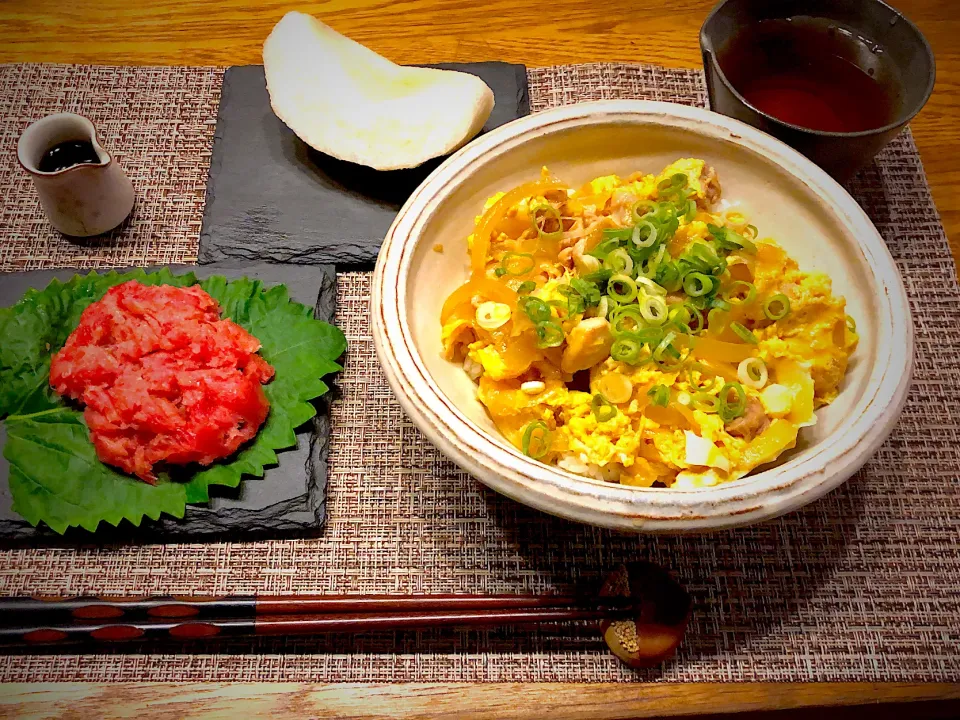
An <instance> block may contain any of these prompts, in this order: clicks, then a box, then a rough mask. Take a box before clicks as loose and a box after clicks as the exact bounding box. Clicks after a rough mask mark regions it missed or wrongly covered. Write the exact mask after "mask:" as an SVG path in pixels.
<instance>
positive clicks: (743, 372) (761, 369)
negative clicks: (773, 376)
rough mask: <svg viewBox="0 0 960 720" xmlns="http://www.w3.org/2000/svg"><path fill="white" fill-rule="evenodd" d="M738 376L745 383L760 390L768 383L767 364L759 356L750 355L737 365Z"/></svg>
mask: <svg viewBox="0 0 960 720" xmlns="http://www.w3.org/2000/svg"><path fill="white" fill-rule="evenodd" d="M737 377H738V378H739V379H740V382H742V383H743V384H744V385H747V386H749V387H752V388H753V389H754V390H760V389H761V388H762V387H763V386H764V385H766V384H767V380H768V379H769V375H768V373H767V366H766V365H765V364H764V362H763V360H761V359H760V358H757V357H749V358H746V359H745V360H741V361H740V364H739V365H738V366H737Z"/></svg>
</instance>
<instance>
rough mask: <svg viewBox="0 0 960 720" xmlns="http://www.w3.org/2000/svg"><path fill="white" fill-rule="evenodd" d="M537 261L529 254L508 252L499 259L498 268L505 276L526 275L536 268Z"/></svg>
mask: <svg viewBox="0 0 960 720" xmlns="http://www.w3.org/2000/svg"><path fill="white" fill-rule="evenodd" d="M536 265H537V261H536V260H534V259H533V255H531V254H530V253H518V252H508V253H506V254H504V256H503V257H502V258H501V259H500V267H499V268H498V270H503V273H504V274H505V275H514V276H516V275H526V274H527V273H528V272H530V271H531V270H533V268H534V267H536Z"/></svg>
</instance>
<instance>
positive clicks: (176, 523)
mask: <svg viewBox="0 0 960 720" xmlns="http://www.w3.org/2000/svg"><path fill="white" fill-rule="evenodd" d="M172 269H174V270H175V271H183V272H188V271H192V272H194V273H196V275H197V276H198V277H201V278H204V277H209V276H210V275H225V276H226V277H228V278H238V277H253V278H259V279H260V280H262V281H263V282H264V283H265V284H267V285H275V284H278V283H283V284H285V285H286V286H287V288H288V290H289V292H290V297H291V298H292V299H294V300H296V301H297V302H301V303H303V304H304V305H309V306H311V307H314V308H315V309H316V317H317V318H318V319H320V320H325V321H327V322H333V314H334V309H335V305H336V275H335V272H334V268H333V267H332V266H330V265H313V266H296V265H280V264H270V263H237V262H232V263H216V264H211V265H204V266H192V265H191V266H172ZM75 274H77V271H76V270H72V269H68V270H37V271H33V272H21V273H2V274H0V307H7V306H9V305H13V304H14V303H16V302H17V301H18V300H19V299H20V298H21V297H22V296H23V294H24V293H25V292H26V291H27V290H28V289H29V288H44V287H46V286H47V284H49V282H50V281H51V280H52V279H53V278H59V279H61V280H66V279H68V278H70V277H72V276H73V275H75ZM328 384H329V381H328ZM326 402H327V400H326V399H321V400H320V401H318V403H319V404H318V413H317V416H316V417H315V418H314V419H313V420H312V421H311V422H308V423H306V424H304V425H303V426H301V427H300V428H298V430H297V447H296V448H295V449H294V448H291V449H289V450H283V451H280V452H278V453H277V456H278V458H279V460H280V462H279V464H278V465H276V466H273V467H268V468H267V469H266V471H265V473H264V477H263V478H246V479H244V480H243V481H242V482H241V483H240V485H239V487H237V488H224V487H216V486H214V487H211V488H210V491H211V498H210V503H209V505H205V506H202V505H188V506H187V510H186V513H185V515H184V517H183V519H181V520H177V519H176V518H171V517H167V516H161V519H160V520H158V521H156V522H154V521H152V520H149V519H146V518H145V519H144V520H143V522H142V523H141V525H140V527H139V528H137V527H134V526H133V525H131V524H130V523H128V522H126V521H124V522H122V523H121V524H120V525H119V527H117V528H114V527H112V526H111V525H108V524H106V523H101V525H100V527H99V528H98V529H97V532H96V533H95V534H91V533H89V532H87V531H85V530H82V529H78V528H71V529H70V530H69V531H67V533H66V534H65V535H62V536H61V535H58V534H56V533H54V532H52V531H51V530H49V529H48V528H47V527H46V526H44V525H42V524H41V525H40V527H39V528H34V527H33V526H32V525H30V524H29V523H28V522H27V521H26V520H24V519H23V518H21V517H20V516H19V515H17V514H16V513H15V512H13V510H12V509H11V505H12V502H13V500H12V498H11V497H10V488H9V485H8V482H7V481H8V477H9V475H8V473H9V466H8V464H7V461H6V459H5V458H3V457H2V455H0V540H3V541H6V542H29V543H30V544H31V545H36V544H61V543H67V544H76V543H91V542H96V543H98V544H100V543H104V542H145V541H150V542H162V541H165V540H169V541H177V542H181V541H185V540H196V539H213V538H216V537H229V538H231V539H241V538H244V537H247V536H263V535H280V534H287V533H293V532H296V533H297V534H300V535H302V534H303V533H304V532H307V531H310V532H318V531H319V530H320V529H321V527H322V525H323V521H324V517H325V500H326V484H327V451H328V449H329V442H330V421H329V417H328V414H327V405H326ZM5 443H6V429H5V426H4V424H3V423H2V422H0V447H3V444H5Z"/></svg>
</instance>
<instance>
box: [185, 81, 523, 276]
mask: <svg viewBox="0 0 960 720" xmlns="http://www.w3.org/2000/svg"><path fill="white" fill-rule="evenodd" d="M430 67H439V68H444V69H449V70H462V71H464V72H469V73H473V74H474V75H477V76H479V77H480V78H482V79H483V80H484V82H486V83H487V85H489V86H490V88H491V89H492V90H493V92H494V96H495V101H496V105H495V106H494V109H493V113H492V114H491V116H490V119H489V120H488V121H487V124H486V125H485V126H484V132H486V131H488V130H491V129H493V128H495V127H498V126H500V125H503V124H504V123H506V122H509V121H510V120H515V119H516V118H518V117H523V116H524V115H528V114H529V113H530V103H529V98H528V96H527V73H526V68H525V67H524V66H522V65H510V64H507V63H499V62H490V63H475V64H469V65H457V64H445V65H432V66H430ZM441 161H442V158H439V159H436V160H432V161H430V162H428V163H425V164H424V165H422V166H421V167H418V168H414V169H411V170H395V171H390V172H379V171H376V170H373V169H371V168H368V167H364V166H362V165H355V164H353V163H349V162H344V161H342V160H337V159H336V158H332V157H330V156H328V155H324V154H322V153H319V152H317V151H315V150H313V149H312V148H310V147H309V146H308V145H306V144H304V143H303V141H301V140H300V138H298V137H297V136H296V135H294V134H293V132H292V131H291V130H290V129H289V128H288V127H287V126H286V125H284V124H283V122H281V121H280V119H279V118H278V117H277V116H276V115H274V113H273V110H272V109H271V108H270V99H269V96H268V95H267V88H266V82H265V80H264V76H263V67H262V66H260V65H250V66H244V67H232V68H229V69H227V71H226V73H225V75H224V78H223V91H222V95H221V97H220V110H219V114H218V117H217V130H216V135H215V136H214V144H213V156H212V159H211V162H210V178H209V181H208V183H207V201H206V207H205V209H204V213H203V229H202V231H201V233H200V262H202V263H206V262H217V261H222V260H228V259H234V260H236V259H242V260H257V259H266V260H270V261H272V262H294V261H295V262H298V263H335V264H336V265H337V266H338V267H339V268H340V269H341V270H342V269H343V268H344V267H345V266H353V267H356V268H370V267H372V266H373V263H374V262H375V261H376V259H377V253H378V252H379V250H380V243H381V242H382V241H383V237H384V235H386V233H387V230H388V229H389V227H390V223H392V222H393V219H394V217H395V216H396V214H397V212H398V211H399V210H400V206H401V205H403V203H404V202H405V201H406V199H407V198H408V197H409V196H410V194H411V193H412V192H413V191H414V190H415V189H416V187H417V186H418V185H419V184H420V183H421V182H423V180H424V179H425V178H426V177H427V175H428V174H430V172H431V171H432V170H433V169H434V168H436V167H437V165H439V164H440V162H441Z"/></svg>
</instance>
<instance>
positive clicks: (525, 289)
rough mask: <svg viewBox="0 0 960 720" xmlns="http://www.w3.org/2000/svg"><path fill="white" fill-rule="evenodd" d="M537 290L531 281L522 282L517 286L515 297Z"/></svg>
mask: <svg viewBox="0 0 960 720" xmlns="http://www.w3.org/2000/svg"><path fill="white" fill-rule="evenodd" d="M536 289H537V284H536V283H535V282H534V281H533V280H524V281H523V282H522V283H520V284H519V285H517V295H526V294H527V293H531V292H533V291H534V290H536Z"/></svg>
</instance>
